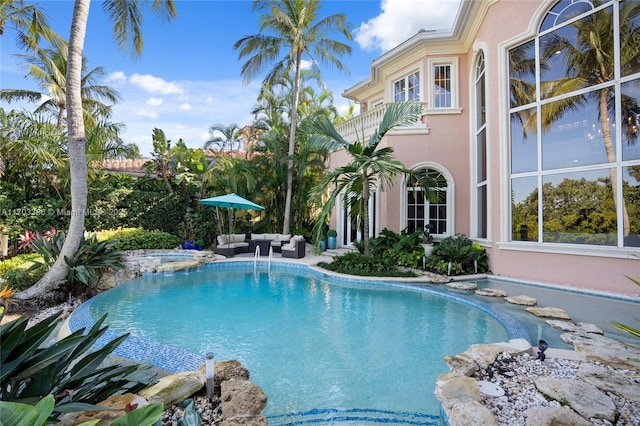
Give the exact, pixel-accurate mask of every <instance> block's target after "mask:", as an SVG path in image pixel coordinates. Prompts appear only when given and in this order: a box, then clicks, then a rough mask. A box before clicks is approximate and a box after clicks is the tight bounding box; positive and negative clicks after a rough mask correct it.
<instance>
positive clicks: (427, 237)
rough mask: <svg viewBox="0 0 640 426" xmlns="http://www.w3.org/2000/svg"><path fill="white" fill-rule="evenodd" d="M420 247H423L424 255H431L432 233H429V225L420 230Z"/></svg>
mask: <svg viewBox="0 0 640 426" xmlns="http://www.w3.org/2000/svg"><path fill="white" fill-rule="evenodd" d="M422 248H423V249H424V255H425V257H429V256H431V252H432V251H433V235H431V225H428V224H427V225H425V226H424V231H422Z"/></svg>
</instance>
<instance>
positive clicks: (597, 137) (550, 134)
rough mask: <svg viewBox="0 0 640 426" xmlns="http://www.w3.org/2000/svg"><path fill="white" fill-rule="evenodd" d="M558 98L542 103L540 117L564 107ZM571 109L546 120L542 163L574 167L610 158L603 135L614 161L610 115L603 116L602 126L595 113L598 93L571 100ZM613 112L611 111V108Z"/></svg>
mask: <svg viewBox="0 0 640 426" xmlns="http://www.w3.org/2000/svg"><path fill="white" fill-rule="evenodd" d="M568 101H569V102H571V100H561V101H556V102H552V103H549V104H545V105H543V106H542V117H543V118H544V117H554V116H557V115H558V114H559V112H558V111H561V110H562V109H563V108H565V105H566V104H567V102H568ZM571 103H572V104H573V105H574V107H573V109H567V110H566V112H564V113H563V114H561V115H560V116H559V117H557V118H555V117H554V118H555V119H554V120H553V121H551V119H549V120H548V122H549V123H548V128H547V129H545V131H544V133H543V134H542V167H543V169H544V170H551V169H558V168H564V167H577V166H584V165H591V164H600V163H606V162H609V159H608V158H607V150H606V147H605V138H606V139H608V140H607V143H608V144H609V145H610V146H609V148H610V149H611V150H612V151H613V152H612V154H613V156H612V157H613V158H611V159H610V160H611V161H615V133H613V132H612V129H613V125H610V124H609V122H610V120H609V118H608V117H605V119H604V128H603V126H602V124H603V123H601V121H602V120H600V118H599V116H598V97H597V96H587V97H584V98H583V102H581V103H578V102H576V103H574V102H571ZM611 113H612V115H613V111H611Z"/></svg>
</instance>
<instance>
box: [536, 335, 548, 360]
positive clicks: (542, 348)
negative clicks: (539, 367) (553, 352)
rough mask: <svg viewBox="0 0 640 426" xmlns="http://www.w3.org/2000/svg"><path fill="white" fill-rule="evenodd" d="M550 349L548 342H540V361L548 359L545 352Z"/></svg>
mask: <svg viewBox="0 0 640 426" xmlns="http://www.w3.org/2000/svg"><path fill="white" fill-rule="evenodd" d="M548 347H549V344H548V343H547V342H545V341H544V340H539V341H538V349H539V351H538V359H539V360H540V361H544V359H545V358H546V357H547V356H546V355H545V354H544V351H546V350H547V348H548Z"/></svg>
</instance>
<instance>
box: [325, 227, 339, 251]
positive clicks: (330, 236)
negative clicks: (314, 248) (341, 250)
mask: <svg viewBox="0 0 640 426" xmlns="http://www.w3.org/2000/svg"><path fill="white" fill-rule="evenodd" d="M337 237H338V232H337V231H336V230H335V229H329V230H328V231H327V247H328V248H329V249H330V250H332V249H335V248H336V238H337Z"/></svg>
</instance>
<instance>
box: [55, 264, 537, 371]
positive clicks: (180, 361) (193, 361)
mask: <svg viewBox="0 0 640 426" xmlns="http://www.w3.org/2000/svg"><path fill="white" fill-rule="evenodd" d="M273 264H274V265H275V264H277V268H286V269H287V270H296V269H297V270H304V271H305V272H307V273H309V274H310V275H312V276H316V277H326V276H330V277H331V278H332V279H335V280H338V281H340V282H344V283H347V284H351V285H363V286H364V285H366V286H371V285H375V284H378V283H381V282H382V283H383V284H384V285H385V286H389V287H393V288H399V289H403V290H411V291H417V292H424V293H429V294H433V295H437V296H441V297H445V298H447V299H449V300H453V301H457V302H459V303H463V304H466V305H469V306H472V307H475V308H477V309H480V310H481V311H483V312H484V313H486V314H488V315H490V316H491V317H493V318H494V319H496V320H497V321H498V322H499V323H500V324H501V325H502V326H503V327H504V328H505V330H506V331H507V334H508V336H509V339H518V338H522V339H525V340H527V341H528V342H531V338H530V336H529V334H528V332H527V331H526V329H525V328H524V326H523V325H522V324H521V323H520V322H519V321H518V320H516V319H515V318H513V317H511V316H510V315H509V314H507V313H506V312H504V311H502V310H501V309H499V308H496V307H495V306H492V305H490V304H488V303H486V302H482V301H478V300H474V299H471V298H469V297H467V296H464V295H461V294H456V293H454V292H452V291H449V290H446V289H439V288H434V287H431V286H427V285H429V284H431V283H429V282H426V281H425V280H424V279H422V280H415V279H398V278H382V277H354V276H350V275H344V274H336V273H332V272H331V271H327V270H324V269H321V268H318V267H315V266H312V265H308V264H302V263H295V262H286V261H285V262H283V261H278V262H273ZM246 266H247V262H246V261H225V262H213V263H208V264H206V265H204V266H203V267H202V268H199V269H213V268H229V269H231V268H240V267H242V268H246ZM261 266H262V265H261ZM256 267H257V266H256ZM183 273H187V274H188V273H189V271H176V272H173V273H171V274H164V275H172V274H183ZM153 275H156V274H153ZM432 285H434V286H435V285H437V284H432ZM93 300H94V298H92V299H89V300H88V301H86V302H84V303H83V304H82V305H80V306H79V307H78V308H76V309H75V310H74V311H73V312H72V313H71V315H70V316H69V318H67V320H66V322H65V324H64V325H63V327H62V328H61V330H60V333H59V335H58V336H59V337H63V336H65V335H68V334H70V333H72V332H75V331H77V330H80V329H83V328H84V329H85V330H88V329H90V328H91V327H92V326H93V325H94V324H95V322H96V321H95V320H94V318H93V317H92V316H91V313H90V310H91V305H92V303H93ZM121 335H122V333H117V332H115V331H111V330H109V329H107V330H106V331H105V333H104V334H103V335H102V336H100V338H99V339H98V340H97V341H96V342H95V343H94V345H93V349H96V350H97V349H101V348H102V347H104V346H105V345H106V344H107V343H109V342H110V341H112V340H114V339H115V338H117V337H120V336H121ZM113 355H116V356H119V357H122V358H126V359H128V360H131V361H135V362H140V363H143V364H148V365H152V366H154V367H157V368H160V369H162V370H165V371H167V372H169V373H178V372H183V371H195V370H197V369H198V368H199V367H200V366H201V365H203V364H204V359H205V355H204V354H196V353H194V352H190V351H187V350H185V349H182V348H180V347H177V346H173V345H167V344H164V343H160V342H155V341H152V340H148V339H144V338H141V337H137V336H131V335H129V336H128V337H127V338H126V339H124V341H123V342H122V343H121V344H120V345H119V346H118V347H117V348H116V349H115V350H114V351H113Z"/></svg>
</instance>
